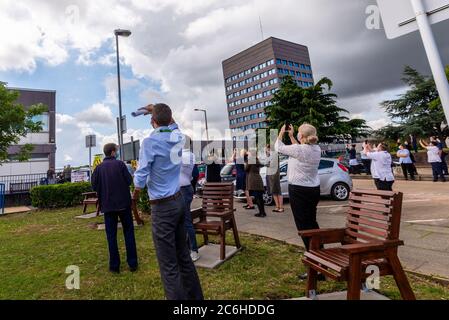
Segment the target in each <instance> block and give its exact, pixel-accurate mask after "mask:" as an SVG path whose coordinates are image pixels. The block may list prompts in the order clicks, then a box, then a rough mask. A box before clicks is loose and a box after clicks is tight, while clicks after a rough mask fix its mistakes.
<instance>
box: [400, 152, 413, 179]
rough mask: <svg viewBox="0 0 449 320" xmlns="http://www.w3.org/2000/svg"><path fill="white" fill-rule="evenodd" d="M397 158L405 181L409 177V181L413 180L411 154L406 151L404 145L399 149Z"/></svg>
mask: <svg viewBox="0 0 449 320" xmlns="http://www.w3.org/2000/svg"><path fill="white" fill-rule="evenodd" d="M397 156H398V158H399V162H400V163H401V167H402V172H403V173H404V178H405V180H408V176H409V175H410V179H412V180H415V168H414V166H413V161H412V157H411V153H410V150H408V149H407V146H406V145H405V144H402V145H401V146H400V147H399V151H398V153H397Z"/></svg>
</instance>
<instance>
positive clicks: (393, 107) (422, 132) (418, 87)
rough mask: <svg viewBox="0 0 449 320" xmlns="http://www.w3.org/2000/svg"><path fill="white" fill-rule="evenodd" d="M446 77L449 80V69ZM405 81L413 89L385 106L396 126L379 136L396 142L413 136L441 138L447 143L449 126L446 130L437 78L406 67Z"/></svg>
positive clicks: (387, 128)
mask: <svg viewBox="0 0 449 320" xmlns="http://www.w3.org/2000/svg"><path fill="white" fill-rule="evenodd" d="M446 74H447V75H448V77H449V67H447V68H446ZM402 79H403V81H404V83H405V84H406V85H407V86H408V87H409V89H408V91H407V92H406V93H404V94H402V95H400V96H399V97H398V98H397V99H394V100H388V101H384V102H383V103H382V107H383V108H384V109H385V111H386V112H387V113H388V116H389V117H390V118H391V120H392V122H393V125H390V126H388V127H386V128H382V129H381V130H379V131H378V132H377V133H376V134H377V135H378V136H380V137H383V138H385V139H395V140H396V139H398V138H402V137H408V136H409V135H416V136H418V137H429V136H438V137H439V138H440V139H441V140H443V141H444V140H446V138H447V137H448V136H449V129H448V127H447V126H446V127H445V128H442V124H444V123H446V118H445V115H444V111H443V107H442V105H441V101H440V99H439V95H438V91H437V89H436V86H435V82H434V80H433V78H431V77H427V76H424V75H421V74H420V73H419V72H418V71H417V70H415V69H413V68H411V67H409V66H406V67H405V70H404V75H403V78H402Z"/></svg>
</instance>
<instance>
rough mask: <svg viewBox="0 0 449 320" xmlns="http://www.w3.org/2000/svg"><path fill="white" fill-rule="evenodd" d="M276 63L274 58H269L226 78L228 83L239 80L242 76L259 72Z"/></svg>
mask: <svg viewBox="0 0 449 320" xmlns="http://www.w3.org/2000/svg"><path fill="white" fill-rule="evenodd" d="M272 65H274V59H272V60H268V61H267V62H264V63H261V64H259V65H257V66H255V67H252V68H250V69H248V70H245V71H242V72H240V73H239V74H235V75H233V76H231V77H229V78H227V79H226V83H231V82H232V81H235V80H238V79H240V78H243V77H245V76H247V75H250V74H251V73H253V72H257V71H259V70H262V69H265V68H266V67H269V66H272Z"/></svg>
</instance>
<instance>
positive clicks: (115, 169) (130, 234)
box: [92, 143, 138, 273]
mask: <svg viewBox="0 0 449 320" xmlns="http://www.w3.org/2000/svg"><path fill="white" fill-rule="evenodd" d="M103 151H104V154H105V156H106V158H105V159H104V161H103V163H101V164H100V165H98V166H97V167H96V168H95V171H94V173H93V175H92V189H93V190H94V191H96V192H97V194H98V199H99V205H100V210H101V212H103V213H104V221H105V226H106V236H107V240H108V245H109V270H110V271H111V272H113V273H120V254H119V250H118V246H117V225H118V220H119V219H120V222H121V223H122V227H123V234H124V236H125V245H126V256H127V262H128V266H129V268H130V270H131V272H135V271H137V268H138V261H137V249H136V239H135V236H134V222H133V217H132V213H131V192H130V186H131V183H132V177H131V175H130V174H129V172H128V169H127V168H126V165H125V164H124V163H123V162H122V161H119V160H116V154H117V145H115V144H113V143H110V144H107V145H105V146H104V148H103Z"/></svg>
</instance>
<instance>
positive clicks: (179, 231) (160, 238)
mask: <svg viewBox="0 0 449 320" xmlns="http://www.w3.org/2000/svg"><path fill="white" fill-rule="evenodd" d="M151 216H152V228H153V241H154V245H155V248H156V255H157V259H158V262H159V269H160V272H161V277H162V283H163V285H164V290H165V296H166V298H167V299H168V300H203V299H204V297H203V291H202V289H201V284H200V280H199V277H198V273H197V271H196V268H195V265H194V264H193V262H192V259H191V258H190V250H189V247H188V245H187V241H186V230H185V226H184V220H185V204H184V199H183V198H182V196H181V195H179V197H178V198H177V199H176V200H171V201H169V202H166V203H162V204H157V205H152V210H151Z"/></svg>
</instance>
